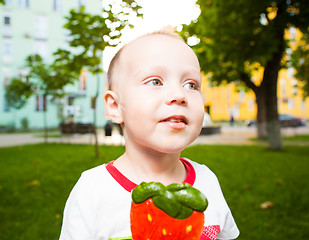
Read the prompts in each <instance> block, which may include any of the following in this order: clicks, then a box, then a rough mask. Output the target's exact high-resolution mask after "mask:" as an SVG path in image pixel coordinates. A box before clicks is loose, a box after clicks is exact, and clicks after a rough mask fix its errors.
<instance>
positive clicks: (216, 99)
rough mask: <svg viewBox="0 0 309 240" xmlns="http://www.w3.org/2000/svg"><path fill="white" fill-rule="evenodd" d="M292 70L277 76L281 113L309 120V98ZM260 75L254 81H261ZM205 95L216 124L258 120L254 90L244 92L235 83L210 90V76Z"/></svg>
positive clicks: (206, 103)
mask: <svg viewBox="0 0 309 240" xmlns="http://www.w3.org/2000/svg"><path fill="white" fill-rule="evenodd" d="M293 71H294V70H293V69H292V68H289V69H282V70H281V71H280V72H279V76H278V90H277V100H278V112H279V114H291V115H294V116H297V117H301V118H303V119H306V120H309V98H308V97H307V98H304V97H303V92H302V89H301V84H300V83H299V81H297V79H295V78H294V77H293ZM260 75H261V73H257V74H256V76H255V79H259V77H261V76H260ZM202 94H203V98H204V105H205V111H206V112H208V113H209V115H210V117H211V119H212V120H213V121H229V120H230V119H231V116H233V118H234V120H236V121H246V120H252V119H256V115H257V105H256V102H255V94H254V93H253V91H252V90H251V89H246V90H244V89H243V88H239V87H237V86H235V85H234V84H233V83H231V84H228V85H222V86H217V87H211V86H210V84H209V81H208V80H207V77H206V76H204V77H203V84H202Z"/></svg>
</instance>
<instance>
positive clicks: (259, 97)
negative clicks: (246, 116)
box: [255, 85, 268, 138]
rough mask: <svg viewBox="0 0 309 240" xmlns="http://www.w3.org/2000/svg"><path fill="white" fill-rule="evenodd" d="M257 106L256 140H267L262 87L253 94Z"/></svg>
mask: <svg viewBox="0 0 309 240" xmlns="http://www.w3.org/2000/svg"><path fill="white" fill-rule="evenodd" d="M255 97H256V105H257V117H256V120H257V121H256V122H257V136H258V138H267V136H268V134H267V118H266V103H265V90H264V86H263V85H261V86H260V87H258V89H257V91H256V92H255Z"/></svg>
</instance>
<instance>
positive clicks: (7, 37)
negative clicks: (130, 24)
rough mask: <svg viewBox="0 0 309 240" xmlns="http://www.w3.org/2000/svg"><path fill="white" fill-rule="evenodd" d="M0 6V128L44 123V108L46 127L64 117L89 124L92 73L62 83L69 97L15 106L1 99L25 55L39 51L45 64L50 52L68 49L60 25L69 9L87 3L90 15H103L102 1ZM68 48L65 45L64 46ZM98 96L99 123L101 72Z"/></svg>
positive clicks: (9, 0) (21, 70) (10, 1)
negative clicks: (73, 80)
mask: <svg viewBox="0 0 309 240" xmlns="http://www.w3.org/2000/svg"><path fill="white" fill-rule="evenodd" d="M5 2H6V5H4V6H3V5H0V17H1V22H0V52H1V54H0V126H14V127H15V128H21V126H22V122H24V121H27V123H28V126H29V128H42V127H43V110H44V109H46V110H47V119H48V123H47V124H48V127H50V128H56V127H58V125H59V123H60V122H61V121H63V120H64V119H67V118H69V117H70V118H71V119H72V118H74V122H84V123H92V122H93V117H94V114H93V109H92V108H91V98H92V97H93V96H95V94H96V90H97V84H96V82H97V80H96V76H92V75H91V74H90V73H88V72H87V71H86V70H84V71H83V72H82V73H81V75H80V78H79V79H77V80H76V83H75V84H74V85H69V86H66V88H65V91H66V93H68V95H67V96H66V97H65V98H63V99H62V100H56V101H55V100H53V99H49V98H48V99H44V98H43V96H40V95H34V96H32V97H31V98H30V99H29V100H28V101H27V103H26V105H25V106H24V107H23V108H22V109H19V110H16V109H14V108H10V107H9V106H8V105H7V102H6V99H5V86H6V85H7V84H8V83H9V81H10V79H11V78H13V77H19V76H22V75H24V74H25V72H26V71H27V69H26V68H25V67H24V65H25V59H26V57H27V56H29V55H32V54H35V53H37V54H39V55H41V56H42V57H43V59H44V62H46V63H49V62H51V61H52V60H53V58H52V53H53V52H55V51H56V50H57V49H58V48H66V47H68V43H67V39H68V36H67V35H68V32H67V30H66V29H64V28H63V25H64V23H65V18H64V17H65V16H67V15H68V13H69V11H70V10H71V9H72V8H75V9H78V8H79V7H80V6H82V5H83V6H85V7H86V11H87V12H90V13H92V14H101V10H102V1H101V0H91V1H90V0H68V1H66V0H44V1H42V0H6V1H5ZM68 49H69V48H68ZM100 81H101V82H102V83H101V84H100V89H99V97H98V100H97V125H98V126H102V125H103V124H104V122H105V121H106V120H105V117H104V115H105V114H104V105H103V91H104V84H103V83H104V76H100Z"/></svg>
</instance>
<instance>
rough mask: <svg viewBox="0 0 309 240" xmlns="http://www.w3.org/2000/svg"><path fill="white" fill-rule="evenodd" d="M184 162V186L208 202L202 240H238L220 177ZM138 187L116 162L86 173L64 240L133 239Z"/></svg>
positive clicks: (70, 204) (68, 209) (68, 212)
mask: <svg viewBox="0 0 309 240" xmlns="http://www.w3.org/2000/svg"><path fill="white" fill-rule="evenodd" d="M180 160H181V161H182V162H183V164H184V165H185V167H186V170H187V177H186V179H185V181H184V182H186V183H189V184H190V185H192V186H193V187H195V188H197V189H199V190H200V191H201V192H202V193H203V194H204V195H205V196H206V198H207V200H208V207H207V209H206V211H205V212H204V214H205V224H204V225H205V226H204V230H203V234H202V236H201V238H200V240H214V239H235V238H237V236H238V235H239V230H238V228H237V226H236V224H235V221H234V219H233V216H232V214H231V211H230V209H229V207H228V205H227V203H226V201H225V199H224V196H223V194H222V191H221V188H220V185H219V182H218V180H217V177H216V176H215V175H214V173H213V172H212V171H210V170H209V168H207V167H206V166H205V165H200V164H198V163H195V162H193V161H191V160H188V159H183V158H182V159H180ZM136 186H137V185H136V184H135V183H133V182H132V181H130V180H129V179H127V178H126V177H125V176H124V175H123V174H121V172H119V171H118V170H117V169H116V168H115V167H114V165H113V162H110V163H108V164H103V165H101V166H98V167H95V168H93V169H90V170H87V171H85V172H83V173H82V175H81V177H80V179H79V180H78V182H77V183H76V185H75V186H74V188H73V190H72V192H71V193H70V196H69V198H68V200H67V203H66V206H65V209H64V216H63V223H62V229H61V234H60V240H86V239H87V240H90V239H91V240H111V239H113V240H116V239H117V240H119V239H131V230H130V208H131V201H132V200H131V191H132V190H133V189H134V188H135V187H136Z"/></svg>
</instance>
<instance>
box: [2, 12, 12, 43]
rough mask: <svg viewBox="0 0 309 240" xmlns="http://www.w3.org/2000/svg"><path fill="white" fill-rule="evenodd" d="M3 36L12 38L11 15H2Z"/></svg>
mask: <svg viewBox="0 0 309 240" xmlns="http://www.w3.org/2000/svg"><path fill="white" fill-rule="evenodd" d="M3 36H4V37H11V36H12V27H11V14H10V13H4V14H3Z"/></svg>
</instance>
